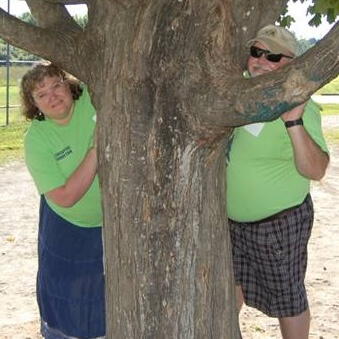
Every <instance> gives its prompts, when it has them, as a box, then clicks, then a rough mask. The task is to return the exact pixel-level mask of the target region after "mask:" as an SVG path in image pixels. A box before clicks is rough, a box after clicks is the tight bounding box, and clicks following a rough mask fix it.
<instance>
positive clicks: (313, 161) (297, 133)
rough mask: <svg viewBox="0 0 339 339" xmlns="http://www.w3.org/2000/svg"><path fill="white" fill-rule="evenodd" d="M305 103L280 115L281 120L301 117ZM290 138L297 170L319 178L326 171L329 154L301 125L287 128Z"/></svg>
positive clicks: (309, 176) (316, 178) (305, 174)
mask: <svg viewBox="0 0 339 339" xmlns="http://www.w3.org/2000/svg"><path fill="white" fill-rule="evenodd" d="M305 105H306V103H305V104H302V105H299V106H297V107H295V108H294V109H292V110H291V111H289V112H287V113H285V114H283V115H282V117H281V118H282V120H283V121H284V122H286V121H294V120H297V119H299V118H301V117H302V115H303V113H304V107H305ZM287 131H288V135H289V137H290V139H291V142H292V146H293V152H294V161H295V165H296V167H297V170H298V172H299V173H300V174H301V175H303V176H305V177H307V178H309V179H311V180H320V179H321V178H322V177H323V176H324V175H325V172H326V168H327V166H328V163H329V156H328V154H327V153H326V152H324V151H323V150H322V149H321V148H320V147H319V146H318V145H317V144H316V143H315V142H314V141H313V139H312V138H311V136H310V135H309V134H308V132H307V131H306V129H305V128H304V126H303V125H296V126H292V127H289V128H287Z"/></svg>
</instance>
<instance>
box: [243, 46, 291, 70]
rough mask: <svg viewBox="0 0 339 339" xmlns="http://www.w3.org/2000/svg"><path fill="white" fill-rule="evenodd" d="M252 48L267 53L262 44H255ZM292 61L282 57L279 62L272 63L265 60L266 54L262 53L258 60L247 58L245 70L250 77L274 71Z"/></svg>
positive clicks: (251, 57)
mask: <svg viewBox="0 0 339 339" xmlns="http://www.w3.org/2000/svg"><path fill="white" fill-rule="evenodd" d="M253 46H254V47H258V48H261V49H263V50H265V51H269V49H268V48H267V47H266V46H265V45H264V44H262V43H261V42H256V43H255V44H254V45H253ZM291 60H292V59H289V58H288V57H285V56H283V57H282V58H281V60H280V61H279V62H272V61H268V60H267V59H266V54H265V53H263V54H262V55H261V56H260V57H259V58H255V57H253V56H251V55H250V56H249V58H248V61H247V69H248V72H249V73H250V75H251V76H252V77H255V76H258V75H261V74H264V73H267V72H271V71H274V70H276V69H278V68H280V67H282V66H284V65H286V64H288V63H289V62H290V61H291Z"/></svg>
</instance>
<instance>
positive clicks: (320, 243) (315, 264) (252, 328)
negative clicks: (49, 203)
mask: <svg viewBox="0 0 339 339" xmlns="http://www.w3.org/2000/svg"><path fill="white" fill-rule="evenodd" d="M331 118H332V117H329V118H327V119H324V128H325V129H326V128H336V129H338V128H339V124H338V119H337V117H333V118H334V119H331ZM329 146H330V151H331V164H330V167H329V170H328V172H327V174H326V176H325V178H324V179H323V180H322V181H321V182H319V183H314V184H313V185H312V195H313V200H314V205H315V211H316V212H315V224H314V229H313V233H312V237H311V240H310V245H309V264H308V273H307V282H306V284H307V290H308V295H309V302H310V308H311V312H312V323H311V332H310V338H311V339H316V338H317V339H321V338H322V339H334V338H339V297H338V295H339V251H338V246H339V209H338V205H339V180H338V176H339V145H338V144H337V145H334V144H329ZM0 192H1V193H0V254H1V255H0V338H1V339H38V338H41V337H40V335H39V316H38V311H37V306H36V302H35V277H36V270H37V255H36V238H37V219H38V203H39V197H38V195H37V193H36V190H35V188H34V185H33V183H32V181H31V179H30V177H29V175H28V173H27V171H26V169H25V166H24V164H23V163H21V162H15V163H10V164H7V165H5V166H2V167H0ZM240 324H241V328H242V332H243V337H244V339H245V338H252V339H256V338H258V339H259V338H260V339H262V338H280V333H279V328H278V325H277V322H276V320H275V319H270V318H267V317H266V316H264V315H262V314H260V313H259V312H257V311H255V310H253V309H250V308H246V307H245V308H244V309H243V311H242V313H241V317H240Z"/></svg>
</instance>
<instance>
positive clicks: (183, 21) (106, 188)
mask: <svg viewBox="0 0 339 339" xmlns="http://www.w3.org/2000/svg"><path fill="white" fill-rule="evenodd" d="M83 2H85V1H74V0H73V1H71V0H69V1H67V0H64V1H61V0H59V1H58V0H49V1H48V2H47V1H45V0H27V4H28V5H29V7H30V8H31V11H32V14H33V15H34V17H35V18H36V20H37V22H38V23H39V26H38V27H34V26H29V25H28V24H25V23H22V22H20V21H18V20H17V19H14V18H12V17H10V16H8V15H7V14H6V13H4V12H3V11H0V18H1V19H2V20H1V23H0V35H1V36H3V37H4V38H5V39H6V40H8V41H9V42H10V43H11V44H14V45H16V46H18V47H21V48H24V49H26V50H28V51H30V52H32V53H35V54H38V55H41V56H43V57H44V58H46V59H49V60H51V61H52V62H54V63H56V64H57V65H60V66H61V67H63V68H64V69H66V70H68V71H69V72H71V73H72V74H74V75H75V76H77V77H78V78H80V79H81V80H83V81H84V82H86V83H87V84H88V86H89V88H90V92H91V94H92V99H93V103H94V105H95V106H96V108H97V111H98V156H99V177H100V182H101V187H102V203H103V209H104V246H105V251H104V252H105V270H106V301H107V338H118V339H120V338H213V339H215V338H240V333H239V328H238V325H237V311H236V306H235V297H234V284H233V275H232V263H231V254H230V242H229V235H228V227H227V221H226V214H225V205H226V202H225V189H226V182H225V153H226V148H227V144H228V139H229V137H230V134H231V132H232V128H233V127H234V126H239V125H243V124H247V123H251V122H258V121H268V120H273V119H276V118H278V117H279V116H280V115H281V114H282V113H283V112H284V111H286V110H287V109H290V108H292V107H294V106H296V105H297V104H299V103H301V102H303V101H305V100H306V99H307V98H309V96H310V95H311V94H312V93H313V92H315V91H316V90H317V89H318V88H319V87H321V86H322V85H324V84H325V83H326V82H329V81H330V80H331V79H333V78H334V77H335V76H336V75H337V74H338V70H339V63H338V50H339V27H338V25H337V26H336V27H335V28H334V29H333V30H332V31H331V32H330V33H329V34H328V36H327V37H326V38H325V39H324V41H322V42H321V43H319V44H318V45H317V46H316V47H315V48H313V49H312V50H310V51H309V52H307V53H306V54H305V55H303V56H302V57H300V58H298V59H297V60H296V61H294V62H293V63H291V64H290V65H289V66H287V67H284V68H283V69H281V70H279V71H276V72H272V73H270V74H266V75H264V76H260V77H257V78H255V79H243V77H242V69H243V66H244V64H245V61H246V58H247V55H246V49H245V43H246V41H248V40H249V39H250V38H251V37H253V35H254V34H255V32H256V31H257V30H258V29H259V28H260V27H263V26H264V25H266V24H268V23H272V22H274V21H275V20H276V19H277V18H278V16H279V15H280V13H281V12H282V11H283V9H284V7H285V6H286V3H287V1H271V0H270V1H268V0H267V1H261V2H258V1H244V2H239V1H238V2H236V1H235V0H233V1H231V0H223V1H221V0H219V1H217V0H210V1H203V0H200V1H199V0H197V1H189V0H184V1H174V0H149V1H136V0H128V1H127V0H126V1H124V0H120V1H115V0H100V1H94V0H92V1H91V0H89V1H86V3H87V6H88V14H89V23H88V26H87V27H86V29H85V30H82V29H80V27H78V26H77V24H76V23H75V22H74V21H73V19H72V18H71V17H70V16H69V15H68V13H67V11H66V10H65V7H64V5H65V4H67V3H68V4H70V3H83ZM262 8H265V12H264V13H263V12H261V11H260V10H261V9H262ZM266 9H267V10H266ZM244 13H245V14H244Z"/></svg>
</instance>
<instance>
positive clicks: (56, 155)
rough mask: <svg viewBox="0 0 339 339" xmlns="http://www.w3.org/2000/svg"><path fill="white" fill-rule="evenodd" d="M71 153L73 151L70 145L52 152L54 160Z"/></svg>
mask: <svg viewBox="0 0 339 339" xmlns="http://www.w3.org/2000/svg"><path fill="white" fill-rule="evenodd" d="M71 153H73V151H72V149H71V147H70V146H67V147H65V148H64V149H63V150H61V151H60V152H58V153H55V154H54V158H55V160H57V161H59V160H61V159H63V158H65V157H67V156H69V155H70V154H71Z"/></svg>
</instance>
